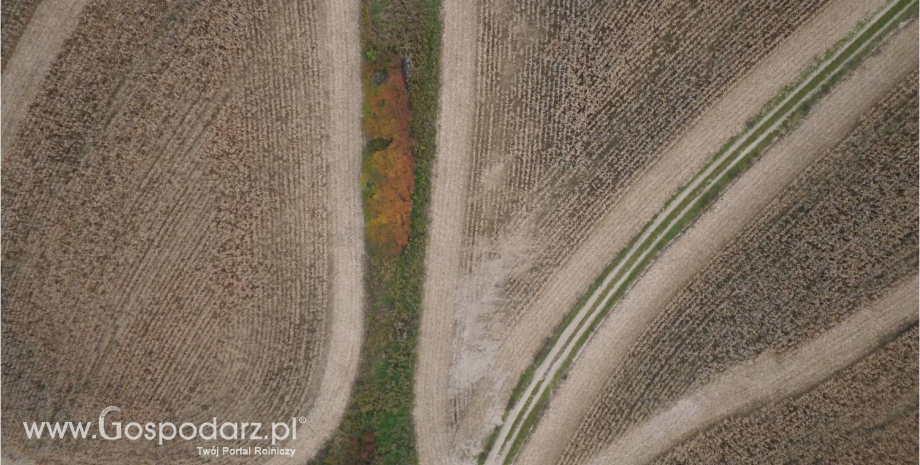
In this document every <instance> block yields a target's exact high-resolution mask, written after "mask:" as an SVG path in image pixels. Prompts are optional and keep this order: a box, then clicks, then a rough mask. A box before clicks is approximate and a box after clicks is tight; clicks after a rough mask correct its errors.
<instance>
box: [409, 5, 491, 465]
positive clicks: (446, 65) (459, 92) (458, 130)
mask: <svg viewBox="0 0 920 465" xmlns="http://www.w3.org/2000/svg"><path fill="white" fill-rule="evenodd" d="M442 8H443V21H444V29H443V40H442V42H441V43H442V51H441V89H443V90H444V91H442V92H441V94H440V96H439V99H440V102H439V104H438V106H439V108H441V109H447V108H454V109H459V111H441V112H440V113H439V116H438V134H437V151H438V152H437V156H435V159H434V160H435V161H434V166H433V168H432V169H433V181H432V193H431V206H430V210H431V212H434V214H433V215H431V224H430V226H429V233H428V241H429V243H428V253H427V255H426V259H425V260H426V262H425V269H426V270H427V271H426V273H425V283H424V295H423V296H422V308H423V309H424V310H423V311H422V316H421V326H420V329H421V331H420V332H419V342H418V344H419V349H418V351H419V357H418V362H417V368H416V370H417V374H416V380H415V407H414V409H413V410H414V411H413V416H414V419H415V435H416V438H417V444H418V446H417V447H418V453H419V459H420V461H421V463H425V464H435V463H451V460H450V458H449V456H448V454H447V451H448V450H449V447H448V435H449V431H450V429H449V424H448V418H447V413H446V412H447V411H448V395H447V391H448V371H449V368H450V366H449V365H450V363H449V362H450V351H451V346H450V344H449V343H445V338H447V339H448V340H449V338H450V337H451V334H453V331H454V329H453V313H452V310H453V302H454V301H455V300H456V297H457V296H456V287H457V281H458V279H459V278H458V276H457V275H458V273H459V269H460V267H459V263H460V255H461V250H462V247H461V243H462V242H463V221H464V209H465V207H466V204H465V200H466V198H467V190H468V185H467V184H468V177H469V170H470V154H471V151H472V147H471V144H472V137H471V133H472V130H473V129H472V128H473V113H474V111H473V105H470V104H469V103H468V102H470V101H472V100H474V99H473V95H474V92H473V89H474V83H475V80H476V76H475V70H476V66H475V60H476V38H477V34H476V33H475V31H476V27H477V25H476V8H475V7H470V6H469V5H465V4H464V2H462V1H459V0H443V1H442ZM447 89H449V90H447Z"/></svg>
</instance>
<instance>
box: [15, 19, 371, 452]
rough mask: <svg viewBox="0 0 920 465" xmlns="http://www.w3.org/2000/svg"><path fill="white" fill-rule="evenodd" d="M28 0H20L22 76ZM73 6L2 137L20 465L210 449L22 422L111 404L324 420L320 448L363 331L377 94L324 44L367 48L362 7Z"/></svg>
mask: <svg viewBox="0 0 920 465" xmlns="http://www.w3.org/2000/svg"><path fill="white" fill-rule="evenodd" d="M65 3H66V2H65ZM47 5H52V6H53V5H54V2H49V1H45V2H42V3H41V4H40V5H39V8H38V9H39V10H40V9H42V8H49V7H48V6H47ZM25 8H27V7H26V6H19V5H13V4H8V3H6V2H5V3H4V7H3V11H4V13H7V12H8V11H13V12H14V14H11V15H10V16H9V18H4V23H3V24H4V32H3V34H4V36H3V38H4V49H3V53H4V64H5V63H6V61H7V59H9V60H10V63H11V67H12V66H14V65H15V64H16V62H17V60H22V59H25V58H22V57H20V56H17V54H18V53H21V50H19V49H18V47H23V46H24V45H23V44H25V39H24V38H25V37H27V36H28V35H29V34H30V31H29V28H30V27H32V24H30V23H29V17H30V16H29V14H28V13H27V11H26V10H25ZM330 8H331V10H330ZM8 9H9V10H8ZM20 11H21V13H20ZM77 12H78V13H79V17H78V22H76V23H75V24H76V27H75V29H74V31H73V33H72V34H70V35H69V36H66V37H65V38H66V41H65V42H63V46H62V48H61V49H60V51H59V52H55V51H54V50H44V51H43V53H50V54H51V55H50V59H51V61H50V67H49V70H48V72H47V75H38V76H29V78H30V80H31V81H30V82H29V83H17V82H13V83H11V85H19V86H20V87H22V86H29V85H31V86H38V85H39V84H40V87H37V91H36V92H35V97H34V100H32V101H31V102H29V101H26V102H25V108H27V109H28V111H23V112H22V116H21V120H18V121H15V122H14V123H13V124H14V125H15V127H16V131H15V139H12V140H11V141H10V142H9V146H7V144H8V141H7V134H6V133H5V134H4V147H3V149H4V150H3V155H4V157H3V276H2V278H3V394H4V395H3V420H4V422H6V424H7V425H11V426H10V427H8V428H4V430H3V454H4V462H6V461H7V460H10V461H13V459H17V458H18V459H21V460H22V461H29V460H38V461H41V463H100V462H109V463H129V462H130V463H136V462H141V463H166V462H169V463H179V462H199V461H204V460H206V458H205V457H199V455H198V452H197V451H196V449H195V448H196V446H200V445H202V444H200V443H197V442H198V441H181V440H176V441H173V442H172V443H168V445H167V446H164V447H155V445H154V444H153V443H152V442H151V441H146V440H144V441H139V442H137V443H135V442H131V441H127V440H121V441H113V442H103V441H101V440H100V441H90V440H85V441H60V440H58V441H51V440H26V439H25V433H24V431H23V430H22V429H20V428H19V427H18V426H12V425H19V424H21V423H22V422H23V421H28V422H32V421H94V422H95V420H96V418H97V417H98V415H99V412H100V411H101V410H102V409H103V408H105V407H107V406H109V405H114V406H118V407H120V408H121V409H122V413H121V414H120V415H121V418H117V420H122V421H125V422H128V421H136V422H140V423H145V422H148V421H153V422H159V421H172V422H175V423H177V424H178V423H181V422H185V421H190V422H194V423H196V424H198V423H201V422H204V421H207V420H210V419H211V418H212V417H217V418H218V421H219V422H222V421H232V422H264V423H265V424H270V423H271V422H279V421H287V422H290V419H291V417H298V416H308V417H309V418H310V419H311V423H310V425H308V426H307V427H304V428H301V430H302V431H301V434H300V436H299V437H298V441H299V442H296V443H295V442H292V444H291V447H298V448H299V453H298V457H299V458H300V459H302V460H306V459H307V458H308V457H309V456H311V455H312V454H313V453H315V451H316V450H317V449H318V448H319V447H320V446H321V445H322V442H323V441H324V439H325V438H328V437H329V435H330V434H331V432H332V431H333V430H334V428H335V427H336V426H337V424H338V421H339V419H340V418H341V415H342V411H343V410H344V408H345V403H346V401H347V396H348V392H349V391H350V389H349V386H350V383H351V380H352V379H353V377H354V374H355V371H356V369H357V362H358V360H357V353H358V350H359V349H360V336H361V334H362V333H361V331H362V329H361V321H360V319H361V313H362V310H361V308H362V303H363V298H362V295H363V294H362V283H361V263H362V258H361V256H362V248H363V241H362V237H363V231H362V223H361V211H360V198H359V195H360V194H359V185H358V183H357V179H358V170H359V161H358V159H357V158H355V159H354V161H353V162H350V161H349V160H348V158H346V157H347V154H349V153H360V149H361V144H362V140H361V139H360V132H359V131H360V128H359V117H360V103H359V102H360V94H355V93H354V90H353V89H347V91H346V92H344V93H343V91H342V88H341V87H336V86H334V85H333V79H335V80H336V81H337V82H340V83H342V84H345V85H348V84H349V83H350V84H358V59H357V53H354V54H353V55H351V56H353V57H354V59H346V60H341V59H338V58H334V54H333V50H330V49H329V48H328V47H332V46H335V47H338V50H339V51H341V50H351V51H353V52H357V50H358V48H357V14H356V11H354V10H352V11H350V12H349V11H346V12H345V13H344V14H343V13H342V11H339V9H338V6H330V5H327V4H318V5H317V4H301V3H297V4H295V3H289V2H273V1H270V2H255V3H253V2H248V3H244V4H235V3H234V2H204V3H200V4H199V3H193V2H165V3H161V4H156V5H154V4H151V3H150V2H140V1H138V2H123V1H93V2H90V3H89V4H87V5H86V6H85V7H84V8H83V9H82V11H80V10H77ZM7 20H9V23H7ZM349 20H350V21H349ZM343 21H344V23H342V22H343ZM20 23H21V24H20ZM8 24H9V25H11V27H10V29H9V30H7V25H8ZM36 27H38V26H36ZM17 28H20V29H22V28H24V29H25V31H24V32H21V31H17ZM330 30H335V31H336V33H337V34H339V35H340V37H339V38H337V39H336V41H332V42H331V43H330V41H326V40H324V38H325V37H326V36H327V35H328V34H329V31H330ZM8 33H9V38H12V41H11V42H10V47H13V48H10V49H9V50H8V49H7V48H6V46H7V39H8V36H7V34H8ZM20 36H21V37H23V40H21V41H19V44H18V45H17V44H15V43H14V42H13V41H15V40H16V37H20ZM292 44H297V45H296V46H293V45H292ZM327 44H328V45H327ZM38 45H41V43H38ZM33 46H34V45H33ZM40 50H41V49H40ZM22 53H25V52H22ZM34 56H37V55H33V54H32V52H30V54H29V55H28V57H27V58H32V57H34ZM10 69H11V68H10V67H5V68H4V76H3V78H4V92H6V90H7V83H8V81H11V80H13V77H11V76H8V75H7V71H10ZM17 76H18V75H17ZM358 85H359V84H358ZM24 95H25V94H24V93H18V94H15V97H17V98H20V99H22V97H23V96H24ZM7 97H8V96H7V95H4V112H6V110H7V108H6V105H7ZM330 99H335V101H336V107H335V108H332V105H331V102H330ZM4 129H7V119H6V117H5V118H4ZM331 198H334V199H335V200H336V201H335V202H330V199H331ZM110 415H112V414H110ZM112 420H116V419H115V418H113V419H112ZM93 426H94V428H95V424H94V425H93ZM304 441H307V442H304ZM230 442H234V441H230ZM237 442H239V441H237ZM208 445H213V444H208ZM224 460H229V457H227V458H226V459H224Z"/></svg>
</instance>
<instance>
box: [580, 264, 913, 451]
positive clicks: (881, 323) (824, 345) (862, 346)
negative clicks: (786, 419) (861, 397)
mask: <svg viewBox="0 0 920 465" xmlns="http://www.w3.org/2000/svg"><path fill="white" fill-rule="evenodd" d="M918 284H920V283H918V280H917V277H916V276H914V277H912V278H910V279H907V280H906V281H905V282H902V283H901V284H900V285H898V286H897V287H896V288H894V290H893V291H892V292H891V293H889V294H888V295H886V296H885V297H883V298H881V299H878V300H877V301H875V302H873V303H871V304H870V305H869V306H868V307H867V308H865V309H864V310H861V311H860V312H859V313H857V314H855V315H853V316H852V317H850V318H849V319H847V320H846V321H844V322H843V323H841V324H839V325H837V326H836V327H834V328H833V329H831V330H830V331H828V332H827V333H825V334H824V335H822V336H820V337H819V338H817V339H815V340H814V341H812V342H810V343H808V344H807V345H805V346H803V347H802V348H801V349H799V350H796V351H795V352H793V353H791V354H789V355H786V356H783V357H778V356H776V355H772V354H765V355H762V356H761V357H759V358H758V359H756V360H754V361H753V362H752V363H750V364H744V365H742V366H739V367H737V368H735V369H733V370H731V371H729V372H728V373H726V374H725V375H723V376H721V377H720V378H719V379H717V380H715V381H713V382H712V383H709V384H707V385H705V386H703V387H702V388H701V389H700V390H699V391H697V392H696V393H695V394H693V395H691V396H689V397H686V398H684V399H682V400H681V401H679V402H678V403H677V404H676V405H674V406H673V407H671V408H670V409H668V410H666V411H664V412H661V413H659V414H658V415H656V416H654V417H652V418H651V419H650V420H648V421H647V422H645V423H643V424H642V425H640V426H639V427H637V428H635V429H633V430H632V431H631V432H630V433H628V434H627V435H626V436H625V437H623V438H621V439H620V440H619V441H617V442H616V443H614V444H612V445H611V446H610V447H608V448H607V449H606V450H605V451H603V452H602V453H601V454H600V455H598V456H597V457H596V458H595V459H594V460H593V461H592V462H591V463H593V464H598V465H601V464H608V463H618V464H634V463H635V464H638V463H647V462H649V461H651V460H652V459H654V458H655V457H657V456H658V455H660V454H662V453H664V452H666V451H667V450H668V449H670V448H672V447H674V446H676V445H677V444H680V443H681V442H682V441H684V440H686V439H687V438H689V437H690V436H691V435H692V434H693V433H694V432H696V431H699V430H701V429H705V428H707V427H710V426H712V425H715V424H716V423H717V422H719V421H721V420H723V419H725V418H726V417H728V416H729V415H733V414H738V413H742V412H745V411H748V410H750V409H753V408H756V406H757V405H762V404H765V403H770V402H775V401H777V400H780V399H783V398H786V397H789V396H793V395H796V394H800V393H802V392H805V391H807V390H808V389H809V388H811V387H812V386H814V385H816V384H818V383H820V382H822V381H824V380H825V379H827V378H829V377H830V376H831V375H833V374H834V373H836V372H837V371H840V370H842V369H844V368H846V367H847V366H849V365H852V364H853V363H855V362H857V361H859V360H860V359H861V358H863V357H865V356H866V355H868V354H870V353H871V352H872V351H874V350H875V349H876V348H878V347H879V346H880V345H881V344H883V343H884V342H885V341H886V340H887V339H889V338H890V337H892V336H893V335H895V334H897V333H898V332H900V331H901V330H903V329H904V328H905V327H907V326H908V325H910V324H913V323H916V322H917V307H918V303H920V302H918V297H917V286H918Z"/></svg>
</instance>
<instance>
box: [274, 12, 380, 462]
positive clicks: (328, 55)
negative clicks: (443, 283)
mask: <svg viewBox="0 0 920 465" xmlns="http://www.w3.org/2000/svg"><path fill="white" fill-rule="evenodd" d="M320 9H321V11H322V15H321V18H323V20H324V21H325V25H324V34H325V35H324V36H325V38H326V40H325V41H323V42H324V45H325V50H324V51H323V55H322V56H323V61H324V62H325V63H326V67H327V72H326V75H325V76H324V78H325V80H326V83H327V85H328V93H327V95H328V102H327V108H328V109H329V114H328V118H329V119H328V134H329V135H328V139H327V140H326V144H327V147H328V149H327V150H328V156H327V159H328V160H329V175H330V177H329V185H328V191H329V194H328V199H329V202H333V203H334V204H335V206H334V208H332V209H331V219H332V221H331V228H332V229H331V231H330V234H329V237H330V240H331V241H332V247H331V250H332V276H331V279H332V284H331V285H332V295H331V300H332V306H331V309H330V312H331V313H330V320H331V321H330V323H329V326H328V329H327V330H328V331H329V336H328V337H329V342H328V345H327V348H326V352H325V356H326V358H325V360H324V368H323V374H322V380H321V382H320V387H319V394H318V395H317V396H316V400H315V402H314V403H313V408H312V409H310V411H309V413H307V415H306V417H307V419H306V423H304V424H303V426H301V427H300V429H299V430H298V431H297V440H296V441H291V442H290V443H288V444H287V445H286V447H288V448H295V449H297V453H296V456H295V457H284V456H276V457H274V458H273V459H272V460H271V461H270V462H269V463H271V464H282V463H298V464H299V463H304V462H305V461H306V460H307V459H309V458H310V457H313V456H314V455H315V454H316V453H317V452H318V451H319V450H320V448H322V446H323V445H324V443H325V442H326V440H328V439H329V438H330V437H332V433H334V432H335V431H336V429H337V428H338V426H339V423H341V421H342V416H343V415H344V413H345V408H346V407H347V406H348V401H349V399H350V398H351V393H352V385H353V384H354V380H355V377H356V376H357V374H358V365H359V362H360V357H361V345H362V339H363V335H364V280H363V274H364V217H363V214H362V210H361V197H360V192H359V188H360V185H361V184H360V182H359V178H360V174H361V150H362V147H363V145H364V136H363V134H362V132H361V104H362V103H361V98H362V96H361V92H360V89H361V76H360V72H361V45H360V38H359V34H358V24H359V18H358V16H359V15H358V3H356V2H338V1H334V0H325V1H324V2H323V3H322V4H321V6H320ZM291 413H292V415H299V414H298V413H297V412H291Z"/></svg>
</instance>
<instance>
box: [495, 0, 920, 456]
mask: <svg viewBox="0 0 920 465" xmlns="http://www.w3.org/2000/svg"><path fill="white" fill-rule="evenodd" d="M915 3H916V0H914V1H911V2H909V3H908V4H909V5H910V6H913V5H914V4H915ZM896 5H898V6H899V7H900V8H906V7H907V6H906V5H903V4H900V3H897V2H892V3H891V4H890V5H889V6H887V7H886V8H885V9H883V10H882V11H880V12H879V13H878V14H876V15H875V16H874V17H873V18H872V19H871V20H870V21H869V22H868V23H867V24H866V25H864V26H863V28H861V30H860V32H858V33H857V34H856V35H855V36H854V37H853V38H852V39H851V40H850V41H849V42H848V43H846V44H844V45H843V46H842V47H840V49H839V50H838V51H837V52H835V53H834V55H832V56H831V57H829V58H828V59H826V60H825V61H824V62H822V64H821V65H819V66H818V67H817V69H815V70H814V71H813V72H812V73H811V75H810V76H809V77H808V78H807V79H805V80H804V81H803V82H802V83H801V84H799V85H798V86H797V87H796V88H795V89H793V90H792V91H791V92H789V94H788V96H787V97H786V98H785V99H783V100H782V101H781V102H780V103H779V104H777V105H776V106H775V108H774V109H773V110H771V111H770V112H769V113H767V114H766V115H765V116H764V117H763V118H762V119H761V120H760V123H759V124H756V125H754V126H753V127H752V128H751V129H749V130H748V131H747V132H746V133H745V134H744V135H742V136H741V137H739V138H738V140H737V141H736V142H735V143H734V144H732V146H731V147H730V148H729V149H728V150H726V151H725V153H724V154H723V155H721V156H720V157H719V158H718V159H717V160H716V161H715V162H714V163H712V164H711V165H709V167H708V168H706V169H705V170H704V171H703V172H702V173H700V175H698V176H697V177H696V178H695V179H694V181H693V182H691V183H690V184H689V185H688V186H686V187H685V188H684V189H683V190H682V191H681V193H680V194H678V195H677V197H676V198H675V199H674V200H673V201H672V202H671V203H670V204H669V205H668V206H667V207H666V208H665V209H664V210H663V211H662V213H660V214H659V215H658V216H657V217H656V219H655V220H654V221H653V222H652V224H651V225H649V226H648V227H647V228H646V229H645V230H644V232H643V233H642V234H641V235H640V236H639V238H638V240H637V241H636V242H635V245H634V246H633V247H632V248H631V249H630V250H629V251H628V252H627V253H626V255H625V256H624V258H623V260H622V261H621V262H620V263H619V264H618V265H617V266H616V267H614V269H613V270H612V271H611V272H610V273H609V274H608V275H607V277H606V278H605V279H604V281H603V283H602V284H601V285H600V286H599V287H598V290H597V291H595V292H594V293H593V294H592V295H591V296H590V298H589V299H588V301H587V302H586V303H585V305H584V306H583V307H582V308H581V309H580V310H579V311H578V313H577V314H576V316H575V318H574V319H573V320H572V322H571V324H569V325H568V327H566V329H565V330H564V331H563V333H562V336H561V337H560V338H559V340H558V342H557V343H556V344H555V345H554V346H553V348H552V349H551V350H550V353H549V355H548V356H547V358H546V360H545V361H544V362H543V363H541V364H540V366H539V367H538V368H537V370H536V372H535V374H534V377H533V381H531V383H530V384H529V385H528V387H527V389H526V390H525V391H524V394H523V395H522V396H521V400H520V401H518V402H517V404H515V406H514V407H513V408H512V409H511V411H510V412H509V413H508V415H507V416H506V418H505V422H504V425H503V426H502V428H501V430H500V432H499V435H498V438H497V440H496V442H495V446H494V447H493V448H492V450H491V451H490V452H489V456H488V459H487V461H486V463H488V464H501V463H505V461H506V458H507V457H508V455H509V453H510V452H511V450H512V448H513V446H514V444H515V442H516V440H517V438H518V435H519V434H520V433H521V431H522V424H523V423H524V421H525V419H527V418H528V417H529V416H530V415H531V413H532V412H534V408H535V406H536V405H537V404H538V403H539V401H540V399H541V398H542V397H543V395H544V392H545V391H546V390H547V389H548V388H549V386H550V385H551V384H552V381H553V380H554V379H555V377H556V374H557V373H559V371H560V370H561V369H562V368H563V366H565V365H566V364H567V363H568V362H569V360H570V357H571V356H573V355H574V351H575V350H577V349H578V348H579V347H580V345H579V341H580V340H582V338H583V337H585V336H586V335H587V334H586V333H587V331H588V330H589V329H590V328H591V325H592V323H593V322H594V320H595V319H596V318H597V317H598V316H599V315H600V313H601V311H600V309H603V308H605V307H606V306H607V304H608V303H609V302H610V301H611V299H613V297H614V296H615V295H616V293H617V292H618V291H619V290H620V289H621V288H622V287H623V286H624V285H625V284H627V283H628V282H629V278H630V276H631V275H633V274H634V273H636V272H638V271H640V270H641V269H642V268H643V267H644V265H643V261H644V260H645V259H646V257H648V256H649V255H650V254H652V253H653V252H654V250H655V247H656V246H657V245H658V244H659V243H660V242H662V241H663V240H665V236H666V232H667V231H669V230H671V229H672V227H673V226H672V225H676V224H677V223H678V222H679V221H680V220H681V219H683V218H684V217H685V216H687V215H688V213H689V212H691V211H692V209H693V207H694V204H695V202H696V199H699V198H702V196H704V195H705V194H706V193H707V192H709V191H710V190H711V189H712V186H713V185H715V184H717V183H718V181H719V180H721V179H722V178H724V177H725V176H726V175H727V173H729V172H730V170H731V168H732V167H734V166H735V165H736V164H737V163H738V162H740V161H741V160H743V159H744V158H745V157H746V156H747V155H749V154H750V153H751V152H752V151H753V150H754V149H755V148H756V147H757V146H758V144H760V143H761V142H762V141H764V140H766V139H767V138H768V137H769V136H770V135H772V134H773V133H774V132H776V131H777V130H778V129H779V128H780V127H781V126H782V124H783V123H784V121H785V120H786V118H787V117H788V116H789V115H791V114H793V113H794V112H795V111H797V110H798V109H799V108H800V107H801V106H802V105H803V104H804V102H806V101H808V100H809V99H810V98H811V97H812V96H813V95H815V94H817V93H818V92H819V90H820V87H821V84H823V83H824V82H827V81H829V80H830V78H831V77H832V74H833V73H828V74H822V73H824V71H825V70H829V71H835V70H836V69H840V68H842V67H844V66H845V65H847V64H848V63H849V62H850V61H851V59H852V58H853V57H854V56H857V55H858V54H859V53H860V52H861V51H862V50H863V49H865V48H866V47H868V46H869V44H870V43H871V40H869V41H866V42H865V43H864V44H863V45H862V46H861V47H859V48H858V49H856V50H849V47H850V45H851V44H853V43H855V42H856V41H858V40H864V39H865V38H866V37H870V38H874V37H877V36H878V35H880V34H881V33H882V32H883V31H884V27H882V28H881V29H879V30H878V31H872V28H873V26H875V25H876V24H877V23H879V22H880V21H881V20H882V19H883V18H885V19H886V22H885V23H884V24H886V25H887V24H890V23H891V22H893V21H895V20H896V19H897V18H898V15H894V16H892V17H886V16H885V15H886V13H888V12H889V10H891V9H892V8H894V7H895V6H896ZM844 53H849V54H848V55H844ZM838 58H841V60H840V61H838ZM831 65H833V66H834V68H829V67H830V66H831ZM815 84H817V85H815ZM810 86H813V89H812V90H810V91H809V90H807V89H809V88H810ZM803 92H804V95H800V94H801V93H803ZM793 99H796V100H793ZM723 163H727V167H726V168H724V171H722V172H721V173H719V174H718V175H717V176H716V177H715V178H713V179H712V180H710V181H707V178H708V177H709V176H710V175H713V174H714V173H716V172H717V171H716V170H717V168H719V167H720V166H722V165H723ZM704 182H705V183H706V184H705V185H704ZM697 188H700V191H699V192H697ZM685 201H688V202H689V203H687V204H686V207H683V205H684V204H685ZM681 207H683V209H682V210H678V209H679V208H681ZM675 212H676V213H677V214H676V216H675V217H674V218H670V219H669V217H670V215H671V214H672V213H675ZM659 227H663V229H661V230H660V231H659V229H660V228H659ZM630 263H631V265H630V266H629V267H628V268H627V267H626V265H627V264H630ZM621 271H623V273H622V274H621ZM617 277H619V279H618V280H617V281H616V283H613V280H614V279H615V278H617ZM611 284H613V286H611ZM602 296H603V297H602ZM525 434H526V433H525Z"/></svg>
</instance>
